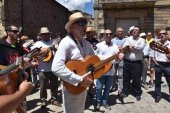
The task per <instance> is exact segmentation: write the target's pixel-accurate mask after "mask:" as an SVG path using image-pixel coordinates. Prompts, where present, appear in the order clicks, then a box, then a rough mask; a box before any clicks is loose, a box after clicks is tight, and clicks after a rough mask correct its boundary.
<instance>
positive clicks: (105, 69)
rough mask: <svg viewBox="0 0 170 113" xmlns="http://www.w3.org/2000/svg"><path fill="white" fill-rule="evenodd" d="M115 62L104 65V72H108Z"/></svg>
mask: <svg viewBox="0 0 170 113" xmlns="http://www.w3.org/2000/svg"><path fill="white" fill-rule="evenodd" d="M112 66H113V64H110V63H109V64H106V65H105V67H104V73H107V72H108V71H109V70H110V69H111V68H112Z"/></svg>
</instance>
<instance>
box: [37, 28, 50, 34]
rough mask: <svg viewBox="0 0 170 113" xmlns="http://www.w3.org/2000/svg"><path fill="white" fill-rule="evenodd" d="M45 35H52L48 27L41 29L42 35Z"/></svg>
mask: <svg viewBox="0 0 170 113" xmlns="http://www.w3.org/2000/svg"><path fill="white" fill-rule="evenodd" d="M44 33H52V32H50V31H49V29H48V27H42V28H41V29H40V34H44Z"/></svg>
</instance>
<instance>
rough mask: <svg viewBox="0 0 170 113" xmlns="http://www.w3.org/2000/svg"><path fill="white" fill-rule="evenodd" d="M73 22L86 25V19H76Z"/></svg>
mask: <svg viewBox="0 0 170 113" xmlns="http://www.w3.org/2000/svg"><path fill="white" fill-rule="evenodd" d="M75 23H77V24H78V25H79V26H86V25H87V21H86V20H78V21H76V22H75Z"/></svg>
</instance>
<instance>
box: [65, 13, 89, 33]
mask: <svg viewBox="0 0 170 113" xmlns="http://www.w3.org/2000/svg"><path fill="white" fill-rule="evenodd" d="M80 19H85V20H87V21H88V18H87V17H85V16H84V15H83V14H82V13H81V12H76V13H73V14H72V15H70V17H69V21H68V22H67V24H66V25H65V29H66V30H67V31H69V30H70V26H71V25H72V24H73V23H74V22H76V21H77V20H80Z"/></svg>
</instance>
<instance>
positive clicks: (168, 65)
mask: <svg viewBox="0 0 170 113" xmlns="http://www.w3.org/2000/svg"><path fill="white" fill-rule="evenodd" d="M157 62H158V64H160V65H162V66H165V67H170V62H159V61H157Z"/></svg>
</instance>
